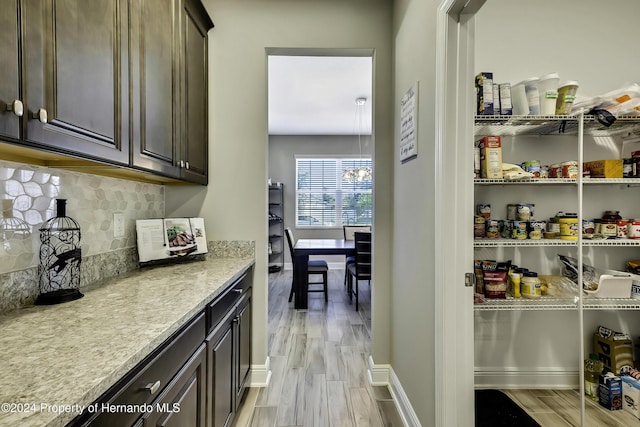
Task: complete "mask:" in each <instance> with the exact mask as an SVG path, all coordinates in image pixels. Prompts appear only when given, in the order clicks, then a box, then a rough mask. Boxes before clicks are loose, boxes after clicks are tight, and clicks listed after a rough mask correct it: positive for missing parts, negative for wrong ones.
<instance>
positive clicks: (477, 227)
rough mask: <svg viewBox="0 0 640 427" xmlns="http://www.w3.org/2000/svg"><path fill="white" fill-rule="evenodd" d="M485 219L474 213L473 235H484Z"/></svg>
mask: <svg viewBox="0 0 640 427" xmlns="http://www.w3.org/2000/svg"><path fill="white" fill-rule="evenodd" d="M485 222H486V219H485V218H484V217H483V216H479V215H476V216H475V217H474V218H473V237H484V236H485V235H486V231H485Z"/></svg>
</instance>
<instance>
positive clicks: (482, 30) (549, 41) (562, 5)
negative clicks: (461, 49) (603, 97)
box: [475, 0, 640, 96]
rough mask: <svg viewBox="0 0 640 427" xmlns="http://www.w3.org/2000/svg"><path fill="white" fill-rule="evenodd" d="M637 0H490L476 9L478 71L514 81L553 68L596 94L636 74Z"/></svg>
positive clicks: (639, 7)
mask: <svg viewBox="0 0 640 427" xmlns="http://www.w3.org/2000/svg"><path fill="white" fill-rule="evenodd" d="M639 13H640V3H639V2H638V1H637V0H616V1H615V2H603V1H600V0H563V1H557V0H536V1H529V2H523V1H510V0H488V1H487V2H486V4H485V5H484V6H483V7H482V8H481V9H480V11H479V12H478V13H477V14H476V44H475V45H476V52H475V58H476V71H477V72H480V71H493V72H494V73H495V74H494V80H496V81H497V82H500V83H502V82H511V84H515V83H518V82H519V81H522V80H524V79H526V78H529V77H540V76H541V75H544V74H547V73H550V72H557V73H558V74H559V75H560V79H561V81H562V80H577V81H578V82H579V83H580V88H579V89H578V95H589V96H595V95H600V94H602V93H605V92H608V91H610V90H613V89H617V88H618V87H620V86H622V85H623V84H624V83H631V82H637V81H639V80H640V75H639V73H638V69H640V56H639V55H637V31H636V28H637V26H638V16H639Z"/></svg>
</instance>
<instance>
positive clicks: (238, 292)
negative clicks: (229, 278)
mask: <svg viewBox="0 0 640 427" xmlns="http://www.w3.org/2000/svg"><path fill="white" fill-rule="evenodd" d="M233 292H235V293H237V294H241V293H242V289H234V290H233Z"/></svg>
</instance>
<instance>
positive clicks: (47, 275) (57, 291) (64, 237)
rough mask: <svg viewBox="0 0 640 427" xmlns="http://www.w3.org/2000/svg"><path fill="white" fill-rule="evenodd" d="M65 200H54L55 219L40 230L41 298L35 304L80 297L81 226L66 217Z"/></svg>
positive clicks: (71, 299)
mask: <svg viewBox="0 0 640 427" xmlns="http://www.w3.org/2000/svg"><path fill="white" fill-rule="evenodd" d="M66 203H67V201H66V200H65V199H56V216H55V217H54V218H51V219H50V220H48V221H46V222H45V223H44V224H43V225H42V228H41V229H40V243H41V244H40V267H39V276H40V295H38V298H37V299H36V304H38V305H49V304H58V303H61V302H66V301H73V300H76V299H78V298H82V297H83V296H84V295H82V293H80V261H81V260H82V256H81V249H80V226H79V225H78V223H77V222H76V221H75V220H74V219H73V218H70V217H68V216H67V213H66Z"/></svg>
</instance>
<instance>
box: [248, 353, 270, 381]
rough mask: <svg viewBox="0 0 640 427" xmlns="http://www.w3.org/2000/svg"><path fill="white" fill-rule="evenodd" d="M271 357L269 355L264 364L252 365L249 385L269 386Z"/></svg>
mask: <svg viewBox="0 0 640 427" xmlns="http://www.w3.org/2000/svg"><path fill="white" fill-rule="evenodd" d="M270 365H271V359H269V357H268V356H267V360H265V361H264V365H251V373H250V377H249V387H267V386H268V385H269V381H271V369H270Z"/></svg>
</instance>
